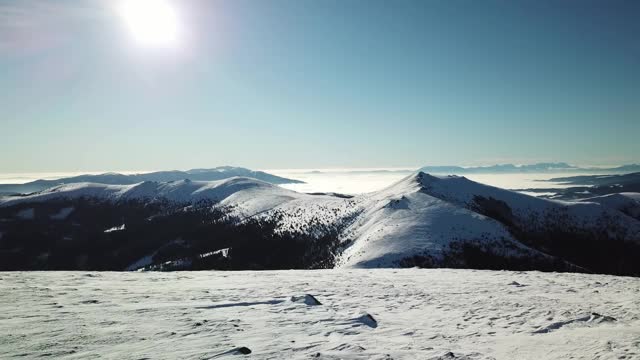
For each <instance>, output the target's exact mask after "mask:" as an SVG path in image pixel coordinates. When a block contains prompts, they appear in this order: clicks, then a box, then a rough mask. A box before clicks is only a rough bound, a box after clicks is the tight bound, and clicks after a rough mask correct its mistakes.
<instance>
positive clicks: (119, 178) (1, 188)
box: [0, 166, 304, 195]
mask: <svg viewBox="0 0 640 360" xmlns="http://www.w3.org/2000/svg"><path fill="white" fill-rule="evenodd" d="M235 176H243V177H249V178H253V179H258V180H262V181H265V182H268V183H271V184H300V183H304V182H303V181H299V180H294V179H287V178H283V177H280V176H276V175H272V174H269V173H266V172H263V171H254V170H250V169H245V168H242V167H233V166H220V167H215V168H212V169H192V170H187V171H178V170H174V171H156V172H150V173H144V174H132V175H123V174H118V173H105V174H99V175H79V176H73V177H66V178H61V179H56V180H36V181H32V182H28V183H25V184H0V195H1V194H26V193H32V192H36V191H42V190H44V189H48V188H50V187H53V186H58V185H63V184H71V183H82V182H90V183H99V184H108V185H130V184H137V183H140V182H143V181H158V182H168V181H177V180H185V179H189V180H194V181H214V180H222V179H228V178H232V177H235Z"/></svg>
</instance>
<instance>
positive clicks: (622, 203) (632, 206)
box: [581, 193, 640, 220]
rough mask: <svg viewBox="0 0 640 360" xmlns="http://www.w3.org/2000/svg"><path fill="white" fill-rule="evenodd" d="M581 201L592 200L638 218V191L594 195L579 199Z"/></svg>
mask: <svg viewBox="0 0 640 360" xmlns="http://www.w3.org/2000/svg"><path fill="white" fill-rule="evenodd" d="M581 201H583V202H594V203H598V204H601V205H603V206H607V207H610V208H612V209H615V210H619V211H622V212H623V213H625V214H627V215H629V216H631V217H633V218H635V219H638V220H640V193H618V194H609V195H603V196H596V197H592V198H588V199H584V200H581Z"/></svg>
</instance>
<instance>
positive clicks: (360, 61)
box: [0, 0, 640, 172]
mask: <svg viewBox="0 0 640 360" xmlns="http://www.w3.org/2000/svg"><path fill="white" fill-rule="evenodd" d="M133 1H135V0H133ZM171 4H173V6H174V9H175V17H176V18H177V19H178V26H179V29H180V32H179V33H180V34H179V36H178V37H177V38H178V40H177V41H176V42H175V43H174V44H173V45H172V46H160V47H156V46H152V45H144V44H140V43H139V42H136V41H134V36H133V35H134V34H132V33H131V31H129V28H127V27H126V26H125V24H124V21H123V17H122V16H121V10H120V9H121V6H122V4H121V2H119V1H117V0H108V1H100V0H93V1H75V0H74V1H42V2H37V1H32V0H20V1H1V0H0V136H1V140H0V154H1V155H0V172H27V171H77V170H80V171H82V170H87V171H88V170H138V169H139V170H153V169H170V168H171V169H173V168H178V169H186V168H191V167H208V166H216V165H224V164H230V165H242V166H247V167H252V168H309V167H378V166H379V167H390V166H421V165H427V164H429V165H442V164H461V165H472V164H490V163H496V162H514V163H529V162H535V161H568V162H572V163H577V164H617V163H624V162H637V161H640V141H638V137H639V135H640V1H635V0H631V1H611V0H606V1H605V0H602V1H586V0H583V1H542V0H536V1H534V0H531V1H511V0H509V1H507V0H505V1H476V0H469V1H455V0H451V1H450V0H447V1H430V0H420V1H373V0H369V1H356V0H340V1H338V0H318V1H308V0H290V1H281V0H253V1H245V0H228V1H205V0H202V1H196V0H184V1H173V2H172V3H171ZM148 12H149V13H150V14H152V13H153V9H152V8H150V9H149V10H148ZM150 16H151V15H150Z"/></svg>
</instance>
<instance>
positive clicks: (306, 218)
mask: <svg viewBox="0 0 640 360" xmlns="http://www.w3.org/2000/svg"><path fill="white" fill-rule="evenodd" d="M638 197H639V195H638V194H620V195H616V196H609V197H601V198H593V199H589V200H588V201H580V202H561V201H553V200H547V199H541V198H536V197H532V196H528V195H525V194H521V193H517V192H512V191H508V190H504V189H500V188H496V187H492V186H487V185H483V184H480V183H477V182H473V181H471V180H468V179H467V178H465V177H460V176H432V175H429V174H425V173H422V172H419V173H416V174H413V175H411V176H408V177H406V178H404V179H403V180H401V181H399V182H397V183H395V184H393V185H391V186H389V187H388V188H386V189H383V190H380V191H377V192H373V193H368V194H362V195H358V196H355V197H351V198H346V197H342V196H336V195H334V194H319V195H312V194H302V193H297V192H294V191H291V190H286V189H283V188H281V187H279V186H276V185H273V184H269V183H266V182H263V181H260V180H256V179H249V178H240V177H234V178H230V179H225V180H220V181H212V182H205V181H190V180H181V181H173V182H142V183H138V184H132V185H105V184H93V183H78V184H68V185H61V186H58V187H54V188H51V189H48V190H45V191H42V192H39V193H36V194H32V195H28V196H9V197H4V198H0V206H2V207H4V208H8V207H14V208H16V211H18V210H19V211H20V212H21V214H22V216H23V217H24V216H25V214H27V212H28V210H29V209H30V208H29V204H31V203H42V202H47V201H52V200H61V199H79V198H98V199H104V200H109V201H115V202H117V201H121V200H134V199H135V200H142V201H156V200H167V201H170V202H174V203H194V202H198V201H203V200H204V201H211V202H215V203H219V204H221V205H225V206H229V207H230V208H233V209H234V211H235V212H236V213H237V214H241V215H242V216H243V217H262V218H276V219H277V222H278V228H279V230H278V231H285V232H289V233H292V234H306V235H310V236H313V237H314V238H317V237H321V236H324V235H325V234H324V233H325V232H331V233H332V234H333V235H334V236H336V237H337V239H338V241H339V242H340V247H339V248H338V249H336V250H335V251H334V252H333V255H332V256H335V258H334V259H333V261H332V262H331V263H332V264H334V265H335V266H336V267H344V268H363V267H364V268H367V267H410V266H426V267H439V266H449V267H472V268H511V269H519V268H522V269H543V270H582V271H595V272H605V273H624V274H640V265H636V264H634V263H635V260H637V256H638V255H640V221H639V220H638ZM25 211H27V212H25ZM60 211H62V209H60ZM27 215H29V216H31V217H34V216H35V217H37V216H38V214H37V209H36V211H35V212H34V211H33V209H31V212H29V213H28V214H27ZM16 216H19V215H18V214H16ZM231 246H233V245H231Z"/></svg>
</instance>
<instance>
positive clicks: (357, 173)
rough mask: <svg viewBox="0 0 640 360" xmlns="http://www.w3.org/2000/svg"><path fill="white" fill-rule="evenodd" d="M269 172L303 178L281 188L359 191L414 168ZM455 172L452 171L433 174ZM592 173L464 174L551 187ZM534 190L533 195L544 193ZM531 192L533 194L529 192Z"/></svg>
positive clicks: (503, 183)
mask: <svg viewBox="0 0 640 360" xmlns="http://www.w3.org/2000/svg"><path fill="white" fill-rule="evenodd" d="M266 171H267V172H268V173H271V174H274V175H278V176H282V177H286V178H290V179H296V180H301V181H304V183H303V184H284V185H281V186H282V187H284V188H287V189H290V190H294V191H298V192H307V193H314V192H336V193H341V194H361V193H367V192H372V191H377V190H381V189H383V188H385V187H387V186H389V185H391V184H393V183H395V182H396V181H399V180H400V179H402V178H404V177H406V176H407V175H409V174H411V173H413V172H415V171H416V170H415V169H409V168H405V169H365V170H362V169H315V170H314V169H296V170H266ZM436 175H455V174H436ZM579 175H593V173H571V174H567V173H548V172H547V173H526V174H464V176H465V177H467V178H468V179H470V180H473V181H477V182H479V183H483V184H487V185H491V186H497V187H500V188H503V189H530V188H538V189H551V188H556V189H557V188H565V187H570V186H572V185H569V184H562V183H557V182H547V181H543V180H549V179H552V178H557V177H563V176H579ZM543 194H545V193H537V194H535V195H543ZM530 195H534V194H533V193H531V194H530Z"/></svg>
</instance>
